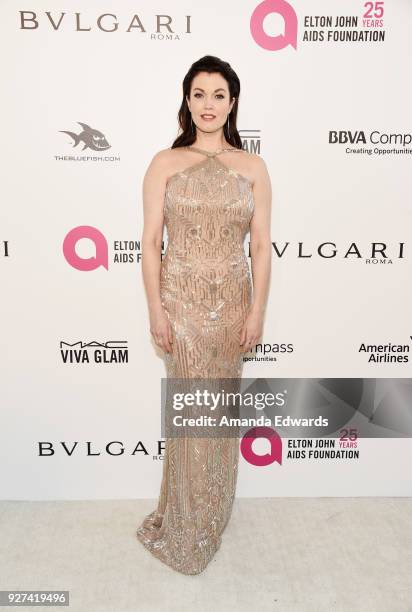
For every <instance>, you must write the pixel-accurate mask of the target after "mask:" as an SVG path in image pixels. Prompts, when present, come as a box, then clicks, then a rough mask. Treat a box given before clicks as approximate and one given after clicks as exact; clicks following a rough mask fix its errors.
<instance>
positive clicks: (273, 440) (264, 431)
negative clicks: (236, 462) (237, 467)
mask: <svg viewBox="0 0 412 612" xmlns="http://www.w3.org/2000/svg"><path fill="white" fill-rule="evenodd" d="M257 438H266V439H267V440H268V441H269V442H270V452H269V453H266V454H265V455H257V454H256V453H255V451H254V450H253V448H252V446H253V442H254V440H256V439H257ZM240 451H241V453H242V455H243V457H244V458H245V459H246V461H247V462H248V463H251V464H252V465H257V466H264V465H270V464H271V463H274V462H275V461H277V463H279V465H282V438H281V437H280V436H279V434H278V433H277V432H276V431H275V430H274V429H272V428H271V427H253V428H252V429H249V431H248V432H247V433H246V434H245V435H244V437H243V438H242V440H241V443H240Z"/></svg>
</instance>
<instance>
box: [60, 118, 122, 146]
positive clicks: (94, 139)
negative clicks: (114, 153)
mask: <svg viewBox="0 0 412 612" xmlns="http://www.w3.org/2000/svg"><path fill="white" fill-rule="evenodd" d="M77 123H78V124H79V125H81V126H82V128H83V129H82V130H81V132H79V133H78V134H76V133H75V132H69V131H68V130H59V132H62V134H68V135H69V136H70V137H71V138H72V139H73V142H72V144H73V148H74V147H77V145H78V144H79V143H81V142H82V143H83V145H84V146H83V149H82V151H84V150H85V149H92V150H93V151H106V150H107V149H110V147H111V145H109V143H108V142H107V139H106V136H105V135H104V134H103V132H100V131H99V130H96V129H95V128H92V127H90V125H87V123H82V122H81V121H78V122H77Z"/></svg>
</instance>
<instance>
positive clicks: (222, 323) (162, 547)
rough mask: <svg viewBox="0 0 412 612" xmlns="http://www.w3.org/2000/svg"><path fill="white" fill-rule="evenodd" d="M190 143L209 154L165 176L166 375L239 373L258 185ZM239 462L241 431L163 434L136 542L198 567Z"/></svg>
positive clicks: (209, 551) (219, 527)
mask: <svg viewBox="0 0 412 612" xmlns="http://www.w3.org/2000/svg"><path fill="white" fill-rule="evenodd" d="M189 148H190V149H192V150H194V151H197V152H198V153H202V154H203V155H204V157H203V159H202V161H200V162H199V163H197V164H193V165H192V166H190V167H189V168H187V169H186V170H184V171H182V172H178V173H176V174H175V175H173V176H172V177H171V178H170V179H169V182H168V185H167V189H166V193H165V202H164V219H165V225H166V229H167V235H168V241H167V249H166V253H165V256H164V258H163V260H162V264H161V274H160V291H161V300H162V305H163V307H164V309H165V311H166V313H167V316H168V317H169V320H170V322H171V325H172V332H173V352H172V353H165V357H164V359H165V365H166V372H167V377H168V378H169V377H171V378H173V377H177V378H239V379H240V377H241V375H242V364H243V353H242V352H241V351H240V346H239V342H240V333H241V330H242V326H243V323H244V320H245V318H246V314H247V311H248V308H249V306H250V303H251V297H252V282H251V275H250V272H249V267H248V263H247V259H246V255H245V252H244V247H243V243H244V239H245V237H246V234H247V232H248V231H249V226H250V221H251V219H252V216H253V211H254V200H253V192H252V185H251V182H250V181H249V180H248V179H246V178H245V177H244V176H242V175H241V174H239V173H238V172H236V171H234V170H233V169H231V168H228V167H227V166H226V165H225V164H224V163H223V162H221V161H220V159H218V154H220V153H221V152H215V153H210V152H207V151H203V150H202V149H198V148H196V147H193V146H192V147H189ZM232 150H233V149H232ZM235 151H240V152H241V150H239V149H235ZM238 461H239V439H238V438H196V437H194V438H176V439H175V438H166V440H165V454H164V461H163V474H162V482H161V488H160V496H159V500H158V504H157V508H156V510H154V511H153V512H151V513H150V514H149V515H148V516H146V517H145V519H144V520H143V522H142V523H141V525H140V526H139V528H138V529H137V538H138V539H139V540H140V542H142V544H143V545H144V546H145V547H146V548H147V549H148V550H149V551H150V552H151V553H153V555H154V556H155V557H157V558H158V559H160V560H161V561H162V562H163V563H165V564H167V565H169V566H170V567H172V568H173V569H175V570H176V571H178V572H181V573H183V574H199V573H200V572H202V571H203V570H204V569H205V567H206V566H207V564H208V563H209V562H210V561H211V559H212V558H213V556H214V554H215V553H216V551H217V550H218V549H219V547H220V544H221V538H222V533H223V531H224V529H225V527H226V525H227V522H228V521H229V518H230V515H231V512H232V506H233V501H234V497H235V489H236V482H237V473H238Z"/></svg>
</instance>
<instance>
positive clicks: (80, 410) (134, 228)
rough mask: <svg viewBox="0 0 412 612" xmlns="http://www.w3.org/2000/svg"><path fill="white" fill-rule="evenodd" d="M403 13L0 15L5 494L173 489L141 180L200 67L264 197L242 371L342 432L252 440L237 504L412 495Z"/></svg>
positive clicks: (335, 9)
mask: <svg viewBox="0 0 412 612" xmlns="http://www.w3.org/2000/svg"><path fill="white" fill-rule="evenodd" d="M411 21H412V5H411V3H410V2H408V1H407V0H390V2H388V1H387V0H385V1H379V2H363V1H358V0H331V1H329V2H323V1H321V0H314V1H312V2H304V1H303V0H291V1H290V2H286V1H285V0H265V1H264V2H261V3H259V2H253V1H251V0H247V1H243V2H237V1H235V0H226V2H224V3H222V2H217V1H216V0H211V1H210V2H207V3H206V4H204V3H203V4H202V3H193V2H186V1H184V2H182V1H179V2H177V1H175V2H167V3H164V2H163V3H161V2H148V1H146V2H139V3H137V4H136V3H133V2H130V1H126V2H122V3H120V4H119V3H115V2H109V3H105V5H104V7H103V6H102V4H101V3H100V2H97V0H94V1H92V2H77V3H76V2H75V3H71V4H70V7H69V8H68V5H67V4H65V5H63V4H61V3H59V2H57V3H56V2H53V3H50V2H45V1H44V0H34V1H33V2H30V3H29V4H25V5H24V6H20V5H19V4H18V3H17V4H16V3H15V2H11V1H4V2H3V3H2V19H1V25H0V27H1V45H2V58H3V62H2V85H3V88H2V107H3V112H2V117H3V121H2V133H3V146H2V151H1V156H2V162H1V167H2V170H3V172H2V179H1V182H0V189H1V193H2V204H1V211H2V219H1V225H0V228H1V236H0V241H1V242H0V248H1V261H0V265H1V279H2V282H1V286H2V299H1V323H2V331H1V338H2V351H1V354H2V360H3V365H2V385H1V403H2V406H1V427H0V452H1V462H2V486H1V495H2V498H4V499H88V498H142V497H154V498H156V497H157V496H158V493H159V486H160V479H161V470H162V458H163V444H164V440H163V438H162V437H161V424H160V416H161V410H160V405H161V379H162V378H164V377H165V368H164V363H163V360H162V356H161V354H160V352H159V350H158V349H156V347H155V345H154V344H153V342H152V339H151V335H150V332H149V322H148V311H147V305H146V297H145V293H144V288H143V283H142V274H141V236H142V228H143V206H142V179H143V176H144V173H145V171H146V168H147V166H148V164H149V162H150V161H151V159H152V157H153V155H154V154H155V153H156V152H157V151H159V150H161V149H164V148H167V147H169V146H171V144H172V142H173V140H174V139H175V137H176V136H177V134H178V126H177V120H176V116H177V110H178V108H179V106H180V102H181V96H182V80H183V77H184V75H185V74H186V72H187V70H188V69H189V67H190V65H191V64H192V63H193V62H194V61H196V60H197V59H199V58H200V57H202V56H204V55H206V54H211V55H216V56H218V57H220V58H221V59H223V60H225V61H228V62H229V63H230V64H231V65H232V67H233V68H234V69H235V71H236V72H237V74H238V76H239V78H240V81H241V87H242V89H241V95H240V103H239V104H240V105H239V116H238V129H239V133H240V135H241V137H242V141H243V147H244V149H245V150H247V151H250V152H253V153H257V154H259V155H261V156H262V157H263V158H264V159H265V162H266V164H267V167H268V170H269V173H270V177H271V181H272V188H273V212H272V228H271V239H272V245H273V249H272V279H271V289H270V298H269V302H268V307H267V315H266V320H265V330H264V336H263V339H262V342H261V343H260V344H259V345H258V346H256V347H253V348H252V350H251V351H250V353H249V354H248V355H246V356H245V364H244V372H243V376H244V377H245V378H247V379H248V381H251V380H254V379H256V378H262V379H268V380H269V379H278V378H282V379H284V380H285V381H286V382H287V379H301V387H300V389H301V391H300V404H299V407H300V408H299V410H298V412H299V413H300V415H302V414H303V415H304V414H305V406H307V408H308V412H310V411H311V410H312V408H313V406H314V405H318V406H321V407H322V409H323V410H324V414H325V415H327V414H328V410H329V409H330V410H331V411H332V410H333V411H334V414H335V417H336V415H338V417H339V418H338V419H337V421H336V423H335V424H336V431H335V432H334V434H333V435H332V433H333V432H332V431H329V432H328V433H329V436H327V437H324V436H319V437H318V438H314V437H305V436H299V435H296V432H293V430H292V428H290V429H289V430H288V429H286V430H284V431H282V430H281V428H279V429H276V428H275V431H274V432H273V436H272V438H271V436H267V435H262V436H261V437H258V438H257V439H256V440H255V441H254V442H253V444H249V445H246V446H243V447H242V454H241V457H240V472H239V481H238V490H237V494H238V496H239V497H247V496H284V495H291V496H318V495H319V496H323V495H333V496H335V495H336V496H340V495H341V496H346V495H411V493H412V485H411V480H410V476H409V472H410V469H409V466H410V462H411V460H412V449H411V443H410V436H411V435H412V426H411V416H410V415H411V410H412V409H411V405H412V401H411V396H412V393H411V391H412V385H411V384H410V382H411V378H410V376H411V372H412V369H411V346H412V339H411V333H412V325H411V318H410V312H411V297H412V291H411V269H412V266H411V263H412V252H411V245H412V242H411V231H412V214H411V210H412V209H411V196H410V193H411V183H412V179H411V166H412V159H411V154H412V145H411V135H412V125H411V121H410V99H411V84H410V77H409V74H410V60H411V36H410V25H411ZM248 247H249V235H248V236H247V240H246V242H245V252H246V253H248ZM249 261H250V259H249ZM285 384H286V383H285ZM339 407H341V412H339ZM336 411H337V412H336ZM362 431H363V432H364V435H362ZM285 432H286V433H289V434H290V435H285ZM252 446H253V449H252ZM246 447H247V448H246ZM245 448H246V451H245V452H244V450H245ZM252 451H253V452H252Z"/></svg>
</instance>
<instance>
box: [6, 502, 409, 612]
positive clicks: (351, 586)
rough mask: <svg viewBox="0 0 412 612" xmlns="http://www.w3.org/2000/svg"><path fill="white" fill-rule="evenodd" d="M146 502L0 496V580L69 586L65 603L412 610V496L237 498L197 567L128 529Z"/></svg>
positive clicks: (84, 607) (123, 609)
mask: <svg viewBox="0 0 412 612" xmlns="http://www.w3.org/2000/svg"><path fill="white" fill-rule="evenodd" d="M154 507H155V500H152V501H151V500H132V501H130V500H127V501H67V502H62V501H60V502H20V501H3V502H0V542H1V553H0V554H1V558H0V590H12V589H16V590H17V589H18V590H24V589H33V590H41V589H43V590H44V589H50V590H59V589H61V590H69V591H70V606H69V609H70V610H71V612H73V611H76V612H77V611H79V612H80V611H81V612H83V611H84V612H129V611H130V612H131V611H133V612H136V611H142V612H152V611H153V612H154V611H156V612H163V611H164V612H169V611H170V612H172V611H173V612H185V611H189V610H190V611H193V610H195V611H196V612H203V611H205V612H206V611H208V612H211V611H212V610H213V611H218V612H220V611H222V612H223V611H224V612H226V611H231V610H236V611H240V612H243V611H245V612H246V611H248V612H250V611H251V610H252V611H256V612H257V611H259V612H266V611H272V610H273V611H280V612H286V611H288V612H289V611H291V612H292V611H293V612H300V611H302V612H312V611H313V612H323V611H325V612H330V611H331V610H339V611H345V612H357V611H359V612H368V611H371V612H380V611H382V612H406V611H411V612H412V501H411V498H330V497H327V498H270V499H238V498H237V499H236V500H235V504H234V507H233V513H232V517H231V519H230V521H229V524H228V526H227V528H226V531H225V532H224V534H223V540H222V545H221V548H220V550H219V551H218V552H217V554H216V555H215V557H214V559H213V560H212V562H211V563H210V564H209V565H208V567H207V568H206V570H205V571H204V572H203V573H202V574H199V575H196V576H185V575H182V574H179V573H177V572H175V571H173V570H172V569H170V568H169V567H168V566H166V565H164V564H163V563H161V561H159V560H158V559H156V558H154V557H153V556H152V555H151V554H150V553H149V552H148V551H147V550H146V549H145V548H144V547H143V545H142V544H141V543H140V542H139V541H138V540H137V538H136V537H135V528H136V527H137V525H138V524H139V523H140V521H141V520H142V519H143V517H144V516H145V514H147V513H149V512H150V511H151V510H153V509H154ZM23 609H27V607H24V608H23ZM41 609H44V608H43V607H42V608H41ZM52 609H56V608H55V607H53V608H52Z"/></svg>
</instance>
